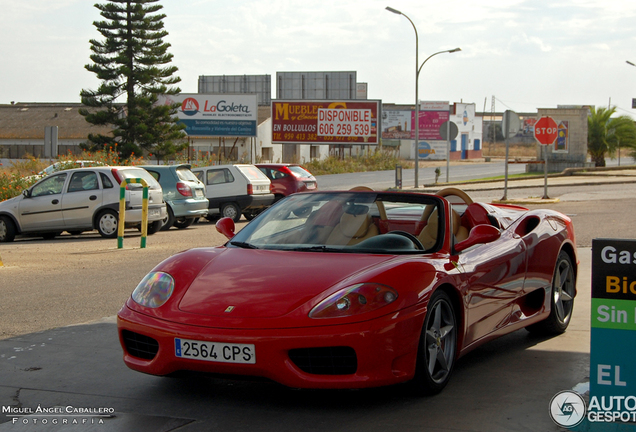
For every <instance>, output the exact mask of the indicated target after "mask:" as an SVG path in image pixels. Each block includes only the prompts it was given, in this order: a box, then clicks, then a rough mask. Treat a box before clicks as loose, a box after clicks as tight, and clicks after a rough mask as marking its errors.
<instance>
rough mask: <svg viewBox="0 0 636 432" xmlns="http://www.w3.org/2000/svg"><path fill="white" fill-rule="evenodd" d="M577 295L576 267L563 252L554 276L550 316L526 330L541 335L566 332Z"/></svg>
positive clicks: (558, 259) (560, 254)
mask: <svg viewBox="0 0 636 432" xmlns="http://www.w3.org/2000/svg"><path fill="white" fill-rule="evenodd" d="M575 295H576V276H575V275H574V266H573V265H572V260H571V259H570V256H569V255H568V254H567V252H564V251H561V252H560V253H559V257H558V258H557V263H556V266H555V267H554V275H553V276H552V289H551V291H550V315H549V316H548V317H547V318H546V319H545V320H543V321H541V322H538V323H536V324H532V325H530V326H528V327H526V329H527V330H528V331H529V332H531V333H536V334H539V335H556V334H561V333H563V332H565V329H567V328H568V325H569V324H570V319H571V318H572V312H573V311H574V296H575Z"/></svg>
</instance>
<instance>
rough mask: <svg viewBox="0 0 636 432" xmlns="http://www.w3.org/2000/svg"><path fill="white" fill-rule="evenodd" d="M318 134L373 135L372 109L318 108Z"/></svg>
mask: <svg viewBox="0 0 636 432" xmlns="http://www.w3.org/2000/svg"><path fill="white" fill-rule="evenodd" d="M318 135H320V136H356V137H357V136H360V137H369V136H371V110H370V109H342V108H319V109H318Z"/></svg>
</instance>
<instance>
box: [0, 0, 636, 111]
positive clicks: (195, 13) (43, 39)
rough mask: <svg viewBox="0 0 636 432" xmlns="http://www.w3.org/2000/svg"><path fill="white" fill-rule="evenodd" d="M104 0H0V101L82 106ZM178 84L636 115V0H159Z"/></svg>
mask: <svg viewBox="0 0 636 432" xmlns="http://www.w3.org/2000/svg"><path fill="white" fill-rule="evenodd" d="M96 2H97V3H105V1H100V0H93V1H91V0H55V1H51V0H23V1H19V0H0V10H1V11H2V13H1V14H0V41H2V42H1V43H0V104H8V103H11V102H12V101H14V102H79V93H80V91H81V90H82V89H96V88H97V86H98V85H99V81H98V80H97V78H96V77H95V75H94V74H93V73H91V72H89V71H87V70H86V69H85V68H84V66H85V65H86V64H88V63H90V58H89V56H90V53H91V52H90V43H89V40H90V39H98V40H101V38H102V37H101V35H100V34H99V33H98V32H97V30H96V29H95V27H94V25H93V22H94V21H98V20H101V19H102V18H101V16H100V15H99V10H98V9H96V8H95V7H94V4H95V3H96ZM159 4H161V5H163V10H162V12H163V13H165V14H166V18H165V20H164V26H165V30H167V31H168V33H169V35H168V36H167V37H166V38H165V41H166V42H168V43H170V44H171V47H170V49H169V52H170V53H171V54H173V55H174V58H173V64H174V65H176V66H177V67H178V68H179V71H178V72H177V75H178V76H179V77H180V78H181V80H182V81H181V82H180V83H179V87H180V88H181V91H182V92H183V93H196V92H197V82H198V77H199V76H200V75H243V74H247V75H265V74H267V75H271V76H272V92H273V93H274V92H275V90H276V89H275V77H276V72H292V71H356V72H357V80H358V82H364V83H367V85H368V98H369V99H380V100H382V102H384V103H396V104H413V103H414V101H415V68H416V62H415V54H416V48H415V39H416V38H415V32H414V30H413V26H412V25H411V23H409V21H408V19H407V18H405V16H401V15H397V14H394V13H391V12H389V11H387V10H386V9H385V8H386V6H390V7H392V8H394V9H397V10H399V11H401V12H402V13H403V14H405V15H406V16H408V17H409V18H410V19H411V21H412V22H413V23H414V25H415V27H416V28H417V33H418V46H419V63H420V64H421V63H422V62H423V61H424V59H426V58H427V57H428V56H429V55H431V54H433V53H436V52H438V51H443V50H449V49H453V48H457V47H459V48H461V52H457V53H452V54H449V53H443V54H440V55H436V56H435V57H433V58H431V59H429V60H428V61H427V62H426V64H425V65H424V66H423V67H422V71H421V73H420V77H419V99H420V100H427V101H449V102H451V103H452V102H465V103H475V105H476V111H477V112H481V111H484V110H485V111H487V112H489V111H490V110H491V104H492V101H493V97H494V100H495V110H496V111H498V112H501V111H504V110H507V109H510V110H513V111H516V112H536V110H537V109H538V108H556V107H557V105H594V106H607V105H608V104H611V105H612V106H616V109H617V113H618V114H621V115H631V116H632V117H635V118H636V109H634V110H633V109H632V108H631V101H632V98H636V67H634V66H630V65H628V64H627V63H626V61H627V60H630V61H632V62H634V63H635V64H636V31H634V27H635V25H634V23H635V22H636V1H634V0H611V1H608V0H504V1H502V0H443V1H439V0H438V1H431V0H319V1H315V0H160V2H159Z"/></svg>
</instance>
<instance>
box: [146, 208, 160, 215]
mask: <svg viewBox="0 0 636 432" xmlns="http://www.w3.org/2000/svg"><path fill="white" fill-rule="evenodd" d="M160 214H161V210H159V209H151V210H148V216H159V215H160Z"/></svg>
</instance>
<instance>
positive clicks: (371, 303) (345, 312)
mask: <svg viewBox="0 0 636 432" xmlns="http://www.w3.org/2000/svg"><path fill="white" fill-rule="evenodd" d="M397 298H398V294H397V291H395V290H394V289H393V288H391V287H388V286H386V285H381V284H377V283H362V284H357V285H353V286H350V287H348V288H344V289H342V290H340V291H338V292H336V293H334V294H332V295H330V296H329V297H327V298H326V299H324V300H323V301H321V302H320V303H319V304H318V305H317V306H316V307H314V308H313V309H312V310H311V312H309V318H340V317H346V316H352V315H358V314H362V313H366V312H371V311H374V310H376V309H380V308H381V307H384V306H386V305H388V304H390V303H393V302H394V301H395V300H396V299H397Z"/></svg>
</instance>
